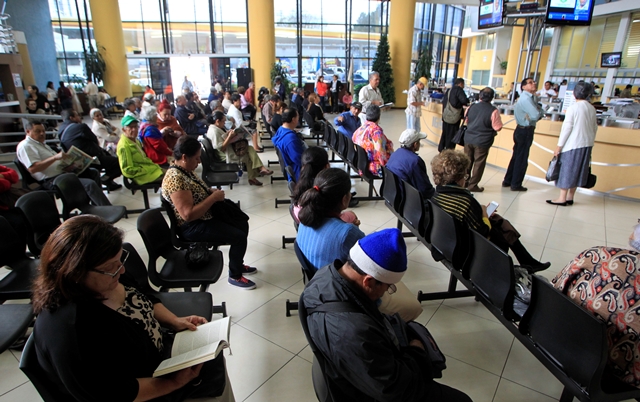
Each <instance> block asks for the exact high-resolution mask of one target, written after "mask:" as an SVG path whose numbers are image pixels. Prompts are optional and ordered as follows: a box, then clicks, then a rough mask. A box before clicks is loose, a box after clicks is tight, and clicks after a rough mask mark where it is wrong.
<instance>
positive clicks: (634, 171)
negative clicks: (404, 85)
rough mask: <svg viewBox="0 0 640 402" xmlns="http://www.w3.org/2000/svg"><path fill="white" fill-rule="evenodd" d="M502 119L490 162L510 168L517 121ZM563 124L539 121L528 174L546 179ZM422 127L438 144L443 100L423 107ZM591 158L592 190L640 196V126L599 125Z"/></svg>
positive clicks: (507, 118) (506, 117)
mask: <svg viewBox="0 0 640 402" xmlns="http://www.w3.org/2000/svg"><path fill="white" fill-rule="evenodd" d="M502 122H503V124H504V127H503V128H502V130H501V131H500V132H498V135H497V136H496V138H495V141H494V143H493V146H492V147H491V150H490V152H489V156H488V158H487V163H488V164H491V165H493V166H496V167H500V168H503V169H506V168H507V166H508V165H509V160H510V159H511V153H512V150H513V131H514V130H515V128H516V122H515V118H514V116H513V115H502ZM561 127H562V122H559V121H551V120H549V119H544V120H541V121H539V122H538V124H537V126H536V131H535V135H534V138H533V145H532V146H531V152H530V154H529V166H528V168H527V175H530V176H534V177H538V178H540V179H542V180H544V177H545V174H546V171H547V167H548V166H549V161H550V160H551V158H552V157H553V151H554V150H555V149H556V146H557V143H558V136H559V135H560V129H561ZM422 131H423V132H425V133H426V134H427V140H429V141H431V142H433V143H436V144H437V143H438V142H439V141H440V135H441V133H442V105H441V104H439V103H435V102H432V103H429V104H427V105H425V106H423V107H422ZM460 148H461V147H458V149H460ZM591 158H592V162H591V172H592V173H593V174H595V175H596V176H598V181H597V183H596V186H595V187H594V188H593V189H592V190H594V191H598V192H602V193H606V194H612V195H617V196H622V197H629V198H634V199H637V200H640V130H638V129H635V130H634V129H625V128H619V127H603V126H599V127H598V133H597V134H596V142H595V145H594V147H593V153H592V157H591ZM549 184H550V185H553V183H549Z"/></svg>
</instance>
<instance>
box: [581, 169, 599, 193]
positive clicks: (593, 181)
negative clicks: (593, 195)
mask: <svg viewBox="0 0 640 402" xmlns="http://www.w3.org/2000/svg"><path fill="white" fill-rule="evenodd" d="M597 180H598V176H596V175H595V174H593V173H591V166H589V176H587V184H585V185H584V186H582V187H583V188H593V187H595V185H596V181H597Z"/></svg>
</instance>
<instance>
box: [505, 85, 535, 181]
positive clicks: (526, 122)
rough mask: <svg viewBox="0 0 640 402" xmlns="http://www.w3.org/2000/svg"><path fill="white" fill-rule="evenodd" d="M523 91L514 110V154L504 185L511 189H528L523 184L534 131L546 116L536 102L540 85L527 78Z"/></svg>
mask: <svg viewBox="0 0 640 402" xmlns="http://www.w3.org/2000/svg"><path fill="white" fill-rule="evenodd" d="M520 88H522V93H521V95H520V99H519V100H518V103H516V107H515V110H514V114H515V117H516V123H517V124H518V125H517V127H516V129H515V131H514V132H513V154H512V155H511V161H509V167H508V168H507V173H506V174H505V176H504V179H503V180H502V187H511V191H527V188H526V187H523V186H522V181H523V180H524V175H525V173H526V172H527V166H528V165H529V149H530V148H531V144H532V143H533V132H534V131H535V129H536V123H537V122H538V120H540V119H542V118H543V117H544V110H542V108H541V107H540V106H539V105H538V104H537V103H536V101H535V98H534V97H533V94H535V93H536V89H538V86H537V84H536V82H535V81H534V80H533V79H532V78H525V79H524V80H522V83H521V85H520Z"/></svg>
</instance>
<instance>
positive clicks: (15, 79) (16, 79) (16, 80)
mask: <svg viewBox="0 0 640 402" xmlns="http://www.w3.org/2000/svg"><path fill="white" fill-rule="evenodd" d="M13 85H15V87H16V88H20V87H22V79H20V74H13Z"/></svg>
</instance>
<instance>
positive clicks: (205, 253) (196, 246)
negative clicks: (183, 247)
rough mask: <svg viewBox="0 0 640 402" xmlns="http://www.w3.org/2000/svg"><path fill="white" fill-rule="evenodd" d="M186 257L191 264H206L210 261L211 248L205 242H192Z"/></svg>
mask: <svg viewBox="0 0 640 402" xmlns="http://www.w3.org/2000/svg"><path fill="white" fill-rule="evenodd" d="M184 258H185V260H187V263H188V264H191V265H200V264H204V263H207V262H209V250H208V249H207V246H206V245H205V244H204V243H191V244H190V245H189V248H188V249H187V252H186V253H185V255H184Z"/></svg>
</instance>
